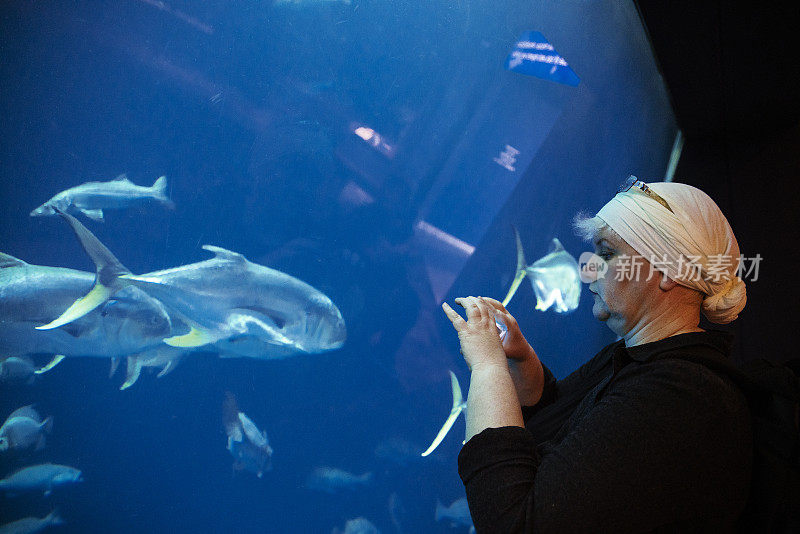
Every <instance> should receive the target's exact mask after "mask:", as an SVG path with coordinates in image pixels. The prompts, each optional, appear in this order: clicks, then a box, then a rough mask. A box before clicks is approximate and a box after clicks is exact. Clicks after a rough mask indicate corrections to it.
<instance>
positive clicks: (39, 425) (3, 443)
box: [0, 406, 53, 452]
mask: <svg viewBox="0 0 800 534" xmlns="http://www.w3.org/2000/svg"><path fill="white" fill-rule="evenodd" d="M52 428H53V419H52V417H48V418H47V419H45V420H44V421H43V420H42V418H41V417H40V416H39V413H38V412H37V411H36V410H34V409H33V406H23V407H22V408H18V409H16V410H14V411H13V412H11V415H9V416H8V418H7V419H6V421H5V423H3V426H2V427H0V452H3V451H7V450H24V449H30V448H33V447H35V448H36V450H39V449H41V448H43V447H44V445H45V438H44V435H45V434H46V433H50V431H51V430H52Z"/></svg>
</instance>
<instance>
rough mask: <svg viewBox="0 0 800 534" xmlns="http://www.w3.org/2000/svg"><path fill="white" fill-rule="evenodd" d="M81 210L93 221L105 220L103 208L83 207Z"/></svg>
mask: <svg viewBox="0 0 800 534" xmlns="http://www.w3.org/2000/svg"><path fill="white" fill-rule="evenodd" d="M80 212H81V213H83V214H84V215H86V216H87V217H89V218H90V219H91V220H93V221H97V222H104V219H103V210H101V209H96V210H87V209H82V210H80Z"/></svg>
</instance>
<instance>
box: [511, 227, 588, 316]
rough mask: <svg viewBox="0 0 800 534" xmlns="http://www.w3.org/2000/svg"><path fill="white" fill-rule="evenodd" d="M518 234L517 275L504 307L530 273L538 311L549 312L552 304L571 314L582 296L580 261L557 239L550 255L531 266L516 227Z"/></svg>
mask: <svg viewBox="0 0 800 534" xmlns="http://www.w3.org/2000/svg"><path fill="white" fill-rule="evenodd" d="M514 237H515V238H516V243H517V274H516V276H515V277H514V281H513V282H512V283H511V288H510V289H509V290H508V294H507V295H506V298H504V299H503V306H506V305H508V303H509V302H510V301H511V297H513V296H514V293H516V291H517V288H518V287H519V285H520V283H521V282H522V279H523V278H525V277H526V276H527V277H528V278H530V281H531V286H533V292H534V293H535V294H536V309H537V310H539V311H546V310H547V309H549V308H550V307H551V306H552V307H553V309H554V310H555V311H556V312H558V313H567V312H571V311H573V310H574V309H576V308H577V307H578V301H579V299H580V296H581V279H580V269H579V267H578V262H577V261H576V260H575V258H574V257H573V256H572V255H571V254H570V253H569V252H567V251H566V250H564V247H563V246H562V245H561V242H560V241H559V240H558V238H553V241H552V246H551V250H550V252H549V253H548V254H547V255H545V256H543V257H541V258H539V259H538V260H536V261H535V262H533V263H532V264H531V265H527V264H526V263H525V254H524V252H523V251H522V241H521V240H520V238H519V232H517V229H516V228H515V229H514Z"/></svg>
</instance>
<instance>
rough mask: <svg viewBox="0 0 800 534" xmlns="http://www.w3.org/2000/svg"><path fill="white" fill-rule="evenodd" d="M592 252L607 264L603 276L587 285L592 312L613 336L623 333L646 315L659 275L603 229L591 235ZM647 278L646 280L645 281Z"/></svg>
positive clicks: (614, 233) (614, 234) (646, 262)
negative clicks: (591, 297) (592, 303)
mask: <svg viewBox="0 0 800 534" xmlns="http://www.w3.org/2000/svg"><path fill="white" fill-rule="evenodd" d="M594 245H595V248H594V253H595V254H596V255H597V256H599V257H601V258H602V259H603V260H604V261H605V262H606V263H607V264H608V270H607V271H606V272H605V276H603V277H600V278H598V279H597V280H595V281H593V282H592V283H590V284H589V291H591V292H592V293H593V294H594V305H593V307H592V314H593V315H594V316H595V318H596V319H598V320H600V321H603V322H605V323H606V324H607V325H608V327H609V328H610V329H611V330H612V331H613V332H614V333H616V334H617V335H619V336H623V337H624V336H625V335H626V334H627V333H628V332H629V331H630V330H631V329H632V328H633V327H634V326H635V325H636V324H637V323H640V322H643V321H645V320H646V319H645V318H646V315H647V303H648V302H650V299H651V297H652V292H653V291H658V284H659V280H660V279H661V274H660V273H658V272H657V271H656V272H652V274H651V264H650V262H648V261H647V260H645V258H644V257H643V256H641V255H639V254H638V253H637V252H636V251H635V250H634V249H633V248H631V246H630V245H628V244H627V243H626V242H625V241H623V240H622V239H621V238H620V237H619V236H618V235H617V234H616V232H613V231H610V230H604V231H601V232H600V233H598V234H597V235H595V239H594ZM648 278H649V280H648Z"/></svg>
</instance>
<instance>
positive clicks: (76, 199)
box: [31, 174, 175, 222]
mask: <svg viewBox="0 0 800 534" xmlns="http://www.w3.org/2000/svg"><path fill="white" fill-rule="evenodd" d="M166 191H167V177H166V176H162V177H160V178H159V179H157V180H156V181H155V182H154V183H153V185H152V186H150V187H144V186H139V185H136V184H134V183H133V182H131V181H130V180H128V177H127V176H126V175H124V174H120V175H119V176H117V177H116V178H114V179H113V180H110V181H108V182H86V183H84V184H81V185H78V186H75V187H71V188H69V189H67V190H65V191H61V192H60V193H58V194H57V195H55V196H54V197H53V198H51V199H50V200H48V201H47V202H45V203H44V204H42V205H41V206H39V207H38V208H36V209H35V210H33V211H31V217H39V216H43V215H56V213H58V210H61V211H64V212H67V213H75V214H77V213H82V214H83V215H85V216H86V217H88V218H90V219H92V220H94V221H100V222H102V221H103V217H104V214H103V210H104V209H122V208H128V207H130V206H133V205H135V204H139V203H142V202H146V201H150V200H155V201H157V202H159V203H161V204H163V205H165V206H167V207H168V208H174V207H175V204H174V203H173V202H172V201H171V200H170V199H169V198H167V194H166Z"/></svg>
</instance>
